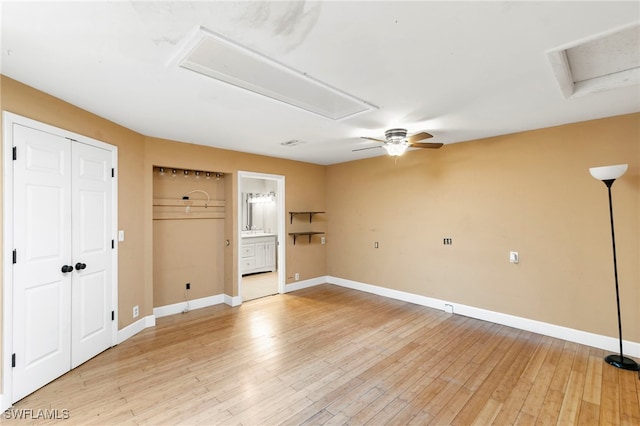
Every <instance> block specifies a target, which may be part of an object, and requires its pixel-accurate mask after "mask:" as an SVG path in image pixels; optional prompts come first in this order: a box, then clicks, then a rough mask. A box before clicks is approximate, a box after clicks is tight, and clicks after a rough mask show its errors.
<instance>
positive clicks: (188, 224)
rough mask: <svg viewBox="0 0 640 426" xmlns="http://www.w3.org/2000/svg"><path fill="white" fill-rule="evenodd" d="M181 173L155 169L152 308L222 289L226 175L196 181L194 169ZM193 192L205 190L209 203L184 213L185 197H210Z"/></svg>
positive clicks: (192, 198)
mask: <svg viewBox="0 0 640 426" xmlns="http://www.w3.org/2000/svg"><path fill="white" fill-rule="evenodd" d="M165 166H166V165H165ZM169 166H170V165H169ZM177 171H178V172H179V173H180V175H178V174H177V173H176V176H173V175H172V173H170V169H168V168H167V170H166V172H165V174H164V175H160V174H159V173H158V172H157V171H155V172H154V173H153V199H154V203H153V204H154V212H153V307H154V308H155V307H160V306H166V305H171V304H174V303H179V302H184V301H186V300H187V298H188V300H193V299H199V298H203V297H208V296H213V295H219V294H223V293H224V273H225V268H224V252H225V244H224V240H225V238H224V237H225V231H224V228H225V223H224V221H225V214H224V212H225V206H220V207H218V206H216V202H223V203H224V201H225V192H224V187H225V183H224V177H222V178H220V179H216V178H215V177H211V178H210V179H206V178H205V177H204V176H201V177H200V178H198V179H196V178H195V176H194V174H193V173H191V174H190V175H188V176H187V177H186V178H185V177H184V175H182V172H183V170H177ZM192 191H204V192H206V193H207V194H208V195H209V200H210V203H209V205H208V206H207V207H206V208H204V207H197V206H193V207H190V208H191V211H190V213H185V206H184V204H183V201H182V197H183V196H184V195H187V196H188V197H189V198H190V200H196V201H206V200H207V195H206V194H204V193H202V192H194V193H191V194H189V193H190V192H192ZM156 200H158V202H156ZM165 203H173V204H174V205H165ZM203 215H206V216H205V217H203ZM218 215H220V217H218ZM169 218H170V219H169ZM186 283H189V284H190V285H191V288H190V290H189V291H188V293H185V284H186Z"/></svg>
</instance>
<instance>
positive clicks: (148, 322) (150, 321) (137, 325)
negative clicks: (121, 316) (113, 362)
mask: <svg viewBox="0 0 640 426" xmlns="http://www.w3.org/2000/svg"><path fill="white" fill-rule="evenodd" d="M154 325H156V317H155V316H154V315H147V316H146V317H143V318H140V319H139V320H138V321H136V322H134V323H133V324H129V325H128V326H126V327H125V328H123V329H122V330H118V344H120V343H122V342H124V341H125V340H127V339H129V338H131V337H133V336H135V335H136V334H138V333H140V332H141V331H142V330H144V329H145V328H147V327H153V326H154Z"/></svg>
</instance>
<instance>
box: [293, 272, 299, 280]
mask: <svg viewBox="0 0 640 426" xmlns="http://www.w3.org/2000/svg"><path fill="white" fill-rule="evenodd" d="M294 279H295V280H296V281H298V280H299V279H300V274H299V273H297V272H296V273H295V275H294Z"/></svg>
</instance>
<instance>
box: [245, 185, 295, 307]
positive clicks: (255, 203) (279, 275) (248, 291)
mask: <svg viewBox="0 0 640 426" xmlns="http://www.w3.org/2000/svg"><path fill="white" fill-rule="evenodd" d="M284 193H285V192H284V176H278V175H268V174H263V173H253V172H238V203H239V206H238V215H239V218H238V224H239V227H240V229H239V232H238V239H239V241H238V247H239V250H238V258H239V264H238V268H239V274H238V276H239V277H240V278H239V280H238V290H239V295H240V297H241V298H242V301H243V302H246V301H248V300H253V299H257V298H260V297H265V296H270V295H273V294H278V293H282V292H283V291H284V282H285V272H284V271H285V267H284V247H285V245H284V244H280V243H281V242H283V241H284V238H285V237H284V220H285V219H284V218H285V212H284V205H285V204H284Z"/></svg>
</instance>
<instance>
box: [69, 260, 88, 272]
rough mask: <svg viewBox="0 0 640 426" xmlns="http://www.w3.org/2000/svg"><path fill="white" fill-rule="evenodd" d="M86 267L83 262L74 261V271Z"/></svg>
mask: <svg viewBox="0 0 640 426" xmlns="http://www.w3.org/2000/svg"><path fill="white" fill-rule="evenodd" d="M86 267H87V265H86V264H85V263H80V262H78V263H76V271H79V270H81V269H84V268H86ZM71 270H73V268H71Z"/></svg>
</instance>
